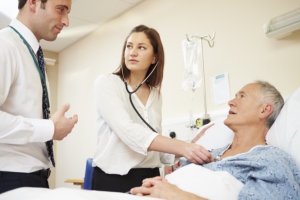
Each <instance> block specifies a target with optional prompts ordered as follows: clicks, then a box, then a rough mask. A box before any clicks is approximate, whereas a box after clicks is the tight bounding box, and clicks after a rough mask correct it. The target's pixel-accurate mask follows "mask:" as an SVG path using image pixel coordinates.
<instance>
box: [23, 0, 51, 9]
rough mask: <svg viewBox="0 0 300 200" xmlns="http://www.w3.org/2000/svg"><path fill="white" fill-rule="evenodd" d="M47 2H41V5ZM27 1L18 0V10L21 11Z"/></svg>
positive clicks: (42, 0)
mask: <svg viewBox="0 0 300 200" xmlns="http://www.w3.org/2000/svg"><path fill="white" fill-rule="evenodd" d="M47 1H48V0H41V2H42V5H43V4H45V3H46V2H47ZM26 2H27V0H19V4H18V9H19V10H20V9H22V8H23V7H24V5H25V4H26Z"/></svg>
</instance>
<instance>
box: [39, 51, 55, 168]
mask: <svg viewBox="0 0 300 200" xmlns="http://www.w3.org/2000/svg"><path fill="white" fill-rule="evenodd" d="M37 57H38V62H39V66H40V69H41V72H42V74H43V76H44V79H42V87H43V118H44V119H49V115H50V110H49V108H50V105H49V99H48V92H47V85H46V82H45V80H46V77H45V61H44V54H43V51H42V48H41V47H39V50H38V52H37ZM46 147H47V151H48V156H49V158H50V160H51V162H52V165H53V166H54V167H55V161H54V155H53V141H52V140H49V141H47V142H46Z"/></svg>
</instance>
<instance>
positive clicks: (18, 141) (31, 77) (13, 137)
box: [0, 0, 78, 193]
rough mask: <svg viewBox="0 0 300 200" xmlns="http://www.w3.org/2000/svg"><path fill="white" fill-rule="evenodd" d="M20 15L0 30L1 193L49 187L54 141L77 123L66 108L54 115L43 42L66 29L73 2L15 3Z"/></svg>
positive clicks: (34, 0)
mask: <svg viewBox="0 0 300 200" xmlns="http://www.w3.org/2000/svg"><path fill="white" fill-rule="evenodd" d="M18 3H19V4H18V8H19V13H18V15H17V18H16V19H14V20H13V21H12V22H11V24H10V26H8V27H6V28H4V29H2V30H0V193H3V192H5V191H8V190H12V189H14V188H18V187H24V186H29V187H44V188H48V187H49V186H48V177H49V175H50V169H49V168H50V167H51V166H54V165H55V161H54V158H53V149H52V145H53V142H52V141H53V140H62V139H63V138H64V137H66V136H67V135H68V134H69V133H70V132H71V131H72V129H73V127H74V125H75V124H76V123H77V121H78V117H77V115H74V116H73V117H70V118H67V117H65V116H64V115H65V113H66V112H67V111H68V109H69V107H70V106H69V105H64V106H63V107H62V108H60V109H59V110H58V111H57V112H55V113H54V114H53V115H52V116H50V112H49V107H50V105H49V99H48V90H47V78H46V75H45V68H44V67H45V63H44V59H43V52H42V50H41V48H40V45H39V42H40V40H41V39H44V40H47V41H53V40H55V39H56V37H57V35H58V34H59V33H60V31H61V30H62V29H63V27H64V26H68V25H69V18H68V14H69V12H70V9H71V0H19V2H18Z"/></svg>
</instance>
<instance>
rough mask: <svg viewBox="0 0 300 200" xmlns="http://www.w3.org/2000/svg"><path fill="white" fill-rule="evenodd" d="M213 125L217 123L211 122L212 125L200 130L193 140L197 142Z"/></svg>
mask: <svg viewBox="0 0 300 200" xmlns="http://www.w3.org/2000/svg"><path fill="white" fill-rule="evenodd" d="M213 125H215V124H214V123H212V124H210V125H208V126H206V127H204V128H203V129H202V130H201V131H200V133H198V134H197V135H196V137H194V139H193V140H192V143H196V142H197V141H198V140H199V139H200V138H201V137H202V136H203V135H204V134H205V132H206V131H207V129H209V128H210V127H212V126H213Z"/></svg>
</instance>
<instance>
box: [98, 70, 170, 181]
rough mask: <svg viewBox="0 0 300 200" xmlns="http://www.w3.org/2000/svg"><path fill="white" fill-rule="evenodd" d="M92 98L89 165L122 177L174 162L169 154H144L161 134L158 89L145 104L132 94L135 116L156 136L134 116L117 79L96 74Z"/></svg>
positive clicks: (115, 76) (118, 78) (122, 84)
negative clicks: (135, 170)
mask: <svg viewBox="0 0 300 200" xmlns="http://www.w3.org/2000/svg"><path fill="white" fill-rule="evenodd" d="M128 88H129V90H130V91H132V89H131V88H130V86H128ZM95 96H96V112H97V125H98V127H97V128H98V131H97V134H98V139H97V147H96V153H95V156H94V159H93V166H97V167H99V168H101V169H102V170H103V171H104V172H105V173H108V174H119V175H125V174H127V173H128V171H129V170H130V169H132V168H155V167H161V163H162V162H164V163H173V162H174V158H175V156H174V155H172V154H165V153H159V152H155V151H149V152H148V151H147V149H148V147H149V145H150V144H151V143H152V141H153V139H154V138H155V137H156V136H157V135H158V133H161V120H162V119H161V117H162V116H161V106H162V99H161V94H160V93H159V90H158V88H153V87H152V88H151V91H150V95H149V97H148V100H147V103H146V105H144V104H142V102H141V101H140V100H139V98H138V97H137V95H136V94H133V95H132V101H133V104H134V105H135V107H136V108H137V110H138V111H139V113H140V114H141V115H142V117H143V118H144V119H145V120H146V121H147V122H148V123H149V124H150V125H151V126H152V127H153V128H154V129H155V130H156V131H157V132H158V133H156V132H153V131H152V130H151V129H150V128H149V127H147V126H146V125H145V124H144V122H143V121H142V120H141V119H140V118H139V117H138V115H137V113H136V112H135V111H134V109H133V107H132V106H131V104H130V101H129V96H128V93H127V91H126V89H125V85H124V82H123V81H122V80H121V78H120V77H119V76H117V75H114V74H111V73H110V74H103V75H100V76H99V77H98V78H97V80H96V81H95Z"/></svg>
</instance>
